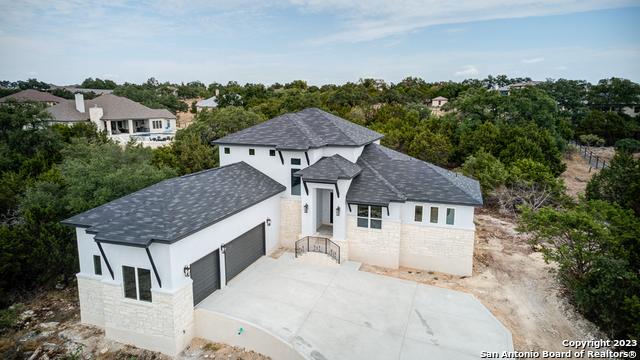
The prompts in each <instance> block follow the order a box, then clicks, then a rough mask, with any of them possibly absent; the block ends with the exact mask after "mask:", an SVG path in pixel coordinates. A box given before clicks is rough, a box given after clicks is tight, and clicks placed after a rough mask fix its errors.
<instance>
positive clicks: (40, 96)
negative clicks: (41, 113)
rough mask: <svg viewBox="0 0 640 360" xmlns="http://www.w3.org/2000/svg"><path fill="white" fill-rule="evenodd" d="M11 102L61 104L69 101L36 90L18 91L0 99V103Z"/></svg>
mask: <svg viewBox="0 0 640 360" xmlns="http://www.w3.org/2000/svg"><path fill="white" fill-rule="evenodd" d="M9 100H15V101H17V102H26V101H33V102H47V103H54V102H55V103H59V102H62V101H67V100H66V99H65V98H61V97H59V96H55V95H52V94H49V93H47V92H44V91H38V90H35V89H27V90H22V91H18V92H17V93H15V94H11V95H7V96H5V97H3V98H0V102H6V101H9Z"/></svg>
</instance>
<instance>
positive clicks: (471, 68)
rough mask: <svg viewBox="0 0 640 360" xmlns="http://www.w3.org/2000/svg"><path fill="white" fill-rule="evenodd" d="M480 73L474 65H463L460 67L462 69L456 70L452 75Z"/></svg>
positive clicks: (474, 74)
mask: <svg viewBox="0 0 640 360" xmlns="http://www.w3.org/2000/svg"><path fill="white" fill-rule="evenodd" d="M479 73H480V71H479V70H478V68H477V67H475V65H465V66H463V67H462V70H458V71H456V72H455V73H453V75H455V76H476V75H478V74H479Z"/></svg>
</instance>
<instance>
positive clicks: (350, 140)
mask: <svg viewBox="0 0 640 360" xmlns="http://www.w3.org/2000/svg"><path fill="white" fill-rule="evenodd" d="M380 138H382V135H381V134H379V133H377V132H375V131H373V130H369V129H367V128H366V127H363V126H360V125H356V124H354V123H352V122H350V121H348V120H345V119H342V118H339V117H337V116H335V115H332V114H329V113H328V112H325V111H322V110H320V109H316V108H308V109H304V110H301V111H298V112H295V113H288V114H284V115H280V116H277V117H275V118H273V119H271V120H268V121H265V122H263V123H261V124H258V125H255V126H252V127H250V128H247V129H244V130H241V131H238V132H236V133H233V134H230V135H227V136H225V137H223V138H221V139H218V140H215V141H213V143H214V144H219V145H221V144H237V145H262V146H274V147H276V148H277V149H282V150H307V149H310V148H319V147H323V146H331V145H334V146H362V145H366V144H369V143H372V142H374V141H375V140H378V139H380Z"/></svg>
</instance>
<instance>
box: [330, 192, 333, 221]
mask: <svg viewBox="0 0 640 360" xmlns="http://www.w3.org/2000/svg"><path fill="white" fill-rule="evenodd" d="M329 224H332V225H333V192H329Z"/></svg>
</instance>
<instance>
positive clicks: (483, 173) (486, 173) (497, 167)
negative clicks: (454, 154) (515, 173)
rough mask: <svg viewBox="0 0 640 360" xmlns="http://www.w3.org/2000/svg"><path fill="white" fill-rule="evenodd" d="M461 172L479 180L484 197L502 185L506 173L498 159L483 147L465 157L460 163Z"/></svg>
mask: <svg viewBox="0 0 640 360" xmlns="http://www.w3.org/2000/svg"><path fill="white" fill-rule="evenodd" d="M462 173H463V174H465V175H467V176H471V177H473V178H475V179H477V180H478V181H479V182H480V187H481V188H482V193H483V194H484V195H485V197H486V196H487V195H488V194H489V193H491V192H493V190H494V189H496V188H497V187H498V186H500V185H503V184H504V182H505V181H506V179H507V175H508V173H507V170H506V169H505V166H504V165H503V164H502V163H501V162H500V160H498V159H496V157H495V156H493V155H491V154H489V153H488V152H486V151H485V150H484V149H480V151H478V152H477V153H475V154H474V155H471V156H469V157H468V158H467V160H466V161H465V162H464V164H462Z"/></svg>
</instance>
